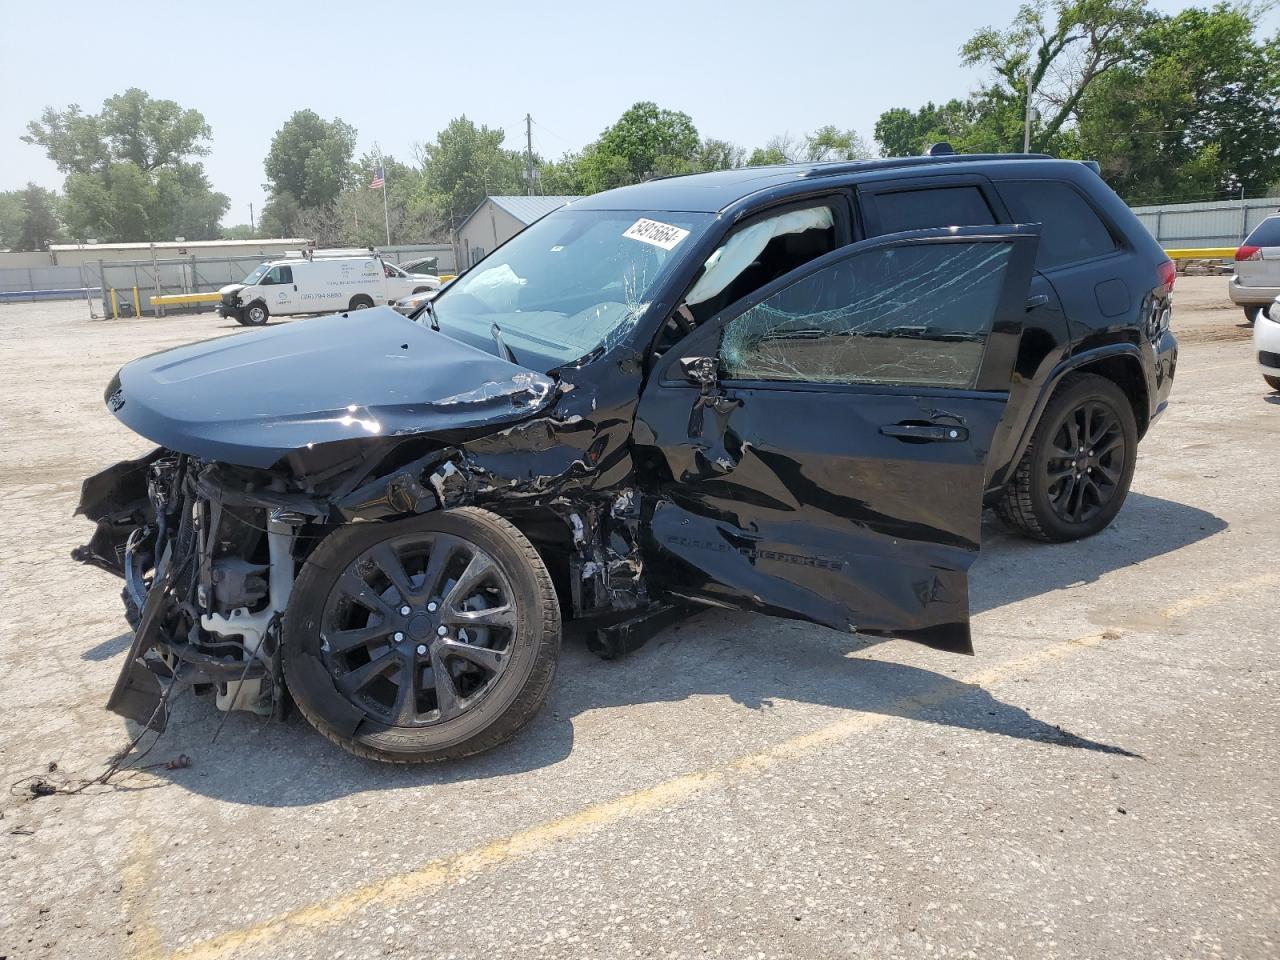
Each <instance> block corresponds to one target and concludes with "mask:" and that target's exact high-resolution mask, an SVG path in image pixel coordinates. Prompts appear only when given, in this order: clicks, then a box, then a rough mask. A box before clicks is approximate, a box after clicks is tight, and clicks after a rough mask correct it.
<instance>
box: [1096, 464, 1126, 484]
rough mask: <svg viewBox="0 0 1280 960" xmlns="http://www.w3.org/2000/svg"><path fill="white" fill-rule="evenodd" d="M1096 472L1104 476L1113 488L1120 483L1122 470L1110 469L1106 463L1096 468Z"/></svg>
mask: <svg viewBox="0 0 1280 960" xmlns="http://www.w3.org/2000/svg"><path fill="white" fill-rule="evenodd" d="M1094 470H1096V471H1097V472H1098V473H1100V474H1102V476H1103V477H1104V478H1105V479H1106V481H1107V482H1108V483H1109V484H1111V485H1112V486H1114V485H1115V484H1117V483H1119V482H1120V470H1119V468H1117V467H1109V466H1107V465H1106V464H1105V463H1100V464H1098V465H1097V466H1096V467H1094Z"/></svg>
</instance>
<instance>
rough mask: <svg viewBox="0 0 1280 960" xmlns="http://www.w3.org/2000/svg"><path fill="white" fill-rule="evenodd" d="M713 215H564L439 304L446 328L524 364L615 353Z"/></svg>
mask: <svg viewBox="0 0 1280 960" xmlns="http://www.w3.org/2000/svg"><path fill="white" fill-rule="evenodd" d="M714 219H715V215H714V214H710V213H664V212H653V211H647V212H638V211H634V210H632V211H620V210H573V209H564V210H559V211H557V212H555V213H552V214H550V215H549V216H546V217H543V218H542V219H541V220H539V221H538V222H537V223H535V224H533V225H532V226H530V227H529V228H528V229H526V230H525V231H524V232H522V233H520V234H519V235H518V236H516V237H515V238H513V239H512V240H511V241H510V242H509V243H507V244H506V245H504V246H502V247H500V248H499V249H498V250H496V251H494V252H493V253H492V254H491V255H490V256H488V257H487V258H485V260H483V261H482V262H481V263H480V264H479V265H478V266H476V267H475V268H474V269H473V270H472V271H471V272H469V273H467V274H466V275H465V276H463V277H461V278H459V279H458V280H456V281H454V283H453V284H451V285H450V286H449V287H448V288H447V289H446V290H445V292H444V293H442V294H441V295H440V296H439V297H438V298H437V299H436V301H435V312H436V316H437V318H438V321H439V324H440V327H441V329H442V330H443V331H444V332H445V333H449V334H463V335H465V336H467V338H468V339H473V340H474V341H475V342H477V343H478V342H484V343H491V342H492V336H493V333H492V328H493V325H494V324H497V325H498V328H499V329H500V331H501V337H502V339H503V341H505V343H506V345H507V346H508V347H510V348H511V351H512V353H514V355H515V357H516V358H517V360H518V362H520V363H521V364H524V365H526V366H535V367H536V366H543V365H544V364H543V363H539V362H538V361H539V360H541V361H544V362H545V367H546V368H548V369H549V368H551V367H555V366H559V365H561V364H565V363H569V362H572V361H574V360H578V359H580V358H582V357H585V356H587V355H588V354H590V353H592V352H593V351H595V350H596V348H598V347H601V346H604V347H608V346H610V345H611V344H612V343H614V342H616V341H617V340H618V339H619V338H620V337H622V336H624V335H625V334H626V332H627V331H629V330H630V329H631V328H632V327H633V326H634V325H635V323H636V322H637V321H638V320H639V319H640V317H642V316H643V315H644V311H645V309H646V308H647V307H648V305H649V299H650V295H651V292H652V291H653V289H654V288H655V286H656V284H657V281H658V279H659V278H660V277H661V276H662V274H663V272H664V270H665V269H666V268H667V266H668V264H669V263H671V262H672V257H673V256H674V255H675V254H676V253H677V252H678V251H679V250H680V249H682V248H683V247H684V246H685V245H688V244H690V243H692V242H693V241H694V239H695V238H696V236H697V235H698V234H700V233H701V232H702V231H703V230H705V229H706V227H707V225H708V224H709V223H711V222H712V221H713V220H714Z"/></svg>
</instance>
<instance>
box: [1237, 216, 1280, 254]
mask: <svg viewBox="0 0 1280 960" xmlns="http://www.w3.org/2000/svg"><path fill="white" fill-rule="evenodd" d="M1245 246H1249V247H1280V217H1267V219H1265V220H1263V221H1262V222H1261V223H1260V224H1258V225H1257V226H1256V227H1254V228H1253V232H1252V233H1251V234H1249V238H1248V239H1247V240H1245Z"/></svg>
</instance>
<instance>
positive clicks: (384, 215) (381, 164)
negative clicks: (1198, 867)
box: [374, 143, 391, 247]
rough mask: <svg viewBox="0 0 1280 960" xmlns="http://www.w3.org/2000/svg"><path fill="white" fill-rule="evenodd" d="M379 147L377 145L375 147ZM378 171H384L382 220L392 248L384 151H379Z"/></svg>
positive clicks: (388, 243)
mask: <svg viewBox="0 0 1280 960" xmlns="http://www.w3.org/2000/svg"><path fill="white" fill-rule="evenodd" d="M377 146H378V145H377V144H376V143H375V144H374V147H377ZM378 169H379V170H381V171H382V220H383V223H385V224H386V227H387V246H388V247H389V246H391V213H390V211H389V210H388V209H387V164H386V162H385V161H384V160H383V159H382V151H381V150H378Z"/></svg>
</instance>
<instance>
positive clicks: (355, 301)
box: [348, 293, 373, 310]
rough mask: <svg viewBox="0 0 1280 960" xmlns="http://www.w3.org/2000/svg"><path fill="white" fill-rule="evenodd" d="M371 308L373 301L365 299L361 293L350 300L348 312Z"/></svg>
mask: <svg viewBox="0 0 1280 960" xmlns="http://www.w3.org/2000/svg"><path fill="white" fill-rule="evenodd" d="M372 306H373V300H371V299H370V298H369V297H366V296H365V295H364V294H363V293H361V294H358V295H357V296H354V297H352V298H351V306H350V307H349V308H348V309H350V310H368V309H369V308H370V307H372Z"/></svg>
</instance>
